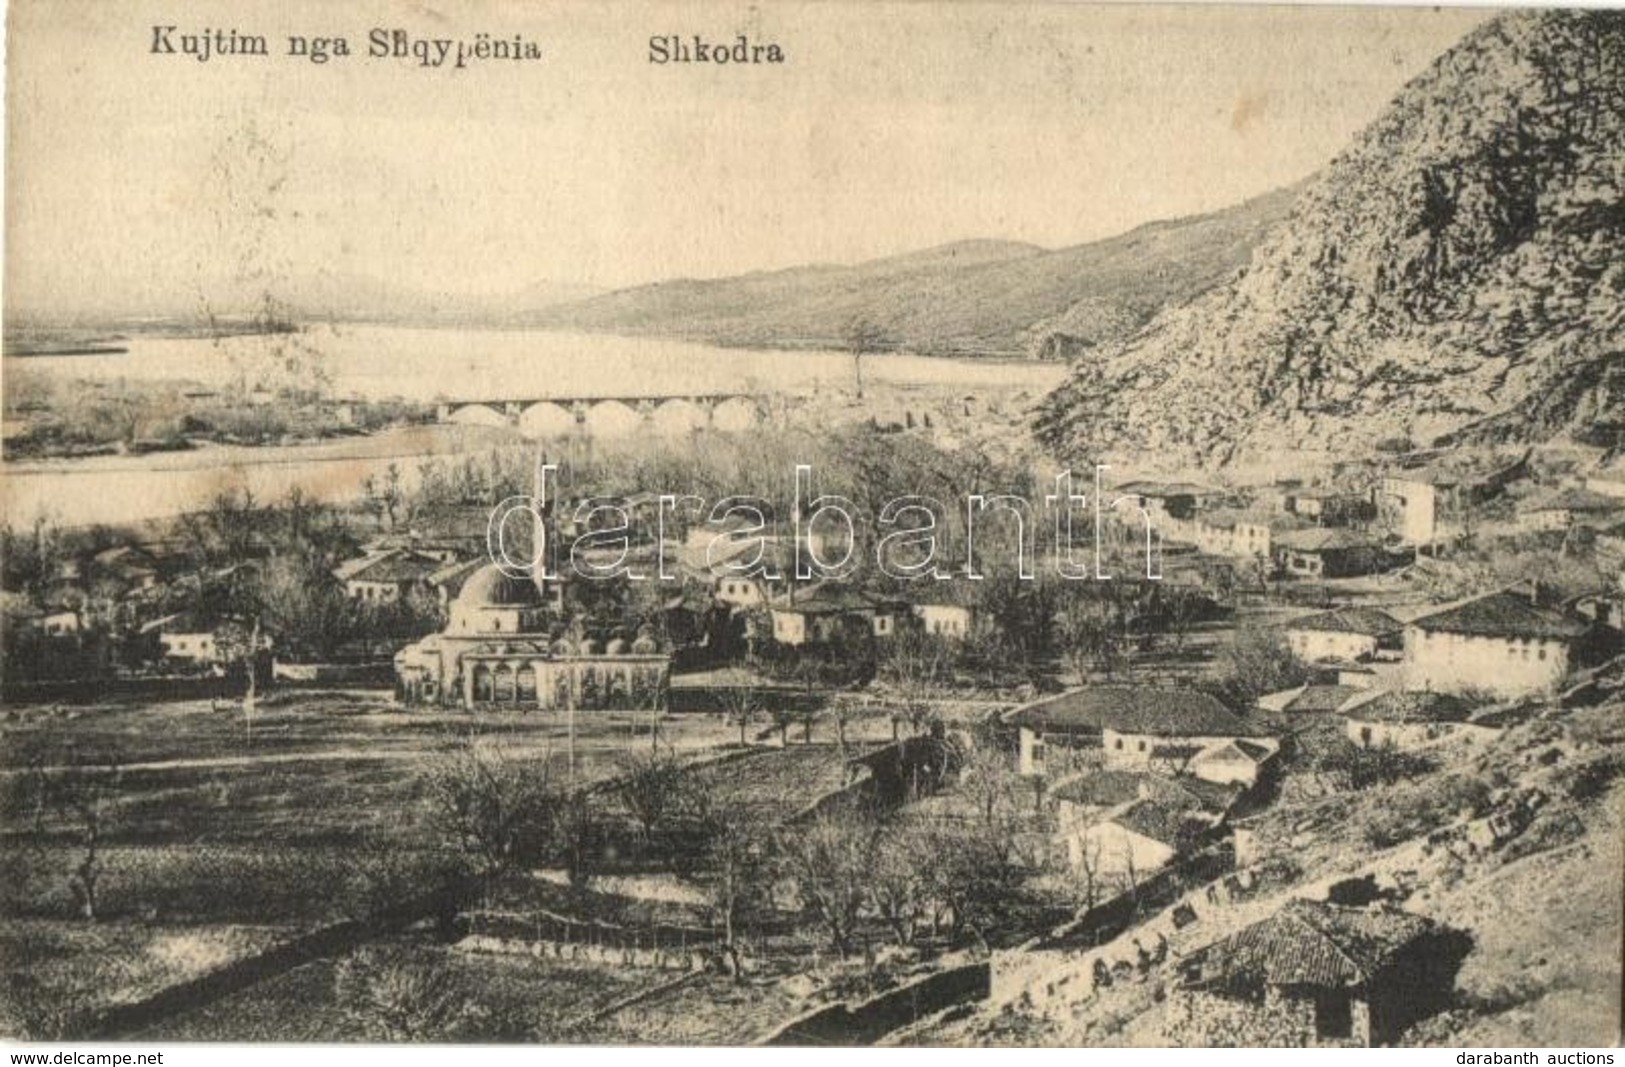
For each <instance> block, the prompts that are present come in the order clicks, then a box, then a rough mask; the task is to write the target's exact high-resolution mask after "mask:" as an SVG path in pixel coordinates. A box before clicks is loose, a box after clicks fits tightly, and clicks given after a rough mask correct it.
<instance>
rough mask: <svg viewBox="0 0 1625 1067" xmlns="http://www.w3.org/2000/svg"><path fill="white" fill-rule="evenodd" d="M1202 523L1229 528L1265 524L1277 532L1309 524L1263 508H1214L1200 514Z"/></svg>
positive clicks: (1221, 528) (1218, 527) (1288, 530)
mask: <svg viewBox="0 0 1625 1067" xmlns="http://www.w3.org/2000/svg"><path fill="white" fill-rule="evenodd" d="M1201 521H1202V525H1204V526H1208V527H1212V528H1214V529H1220V530H1229V529H1233V528H1235V527H1236V526H1241V525H1251V526H1267V527H1268V528H1269V529H1270V530H1272V531H1275V532H1277V533H1290V532H1293V531H1297V530H1303V529H1305V528H1307V527H1308V526H1309V524H1308V523H1307V522H1305V521H1304V520H1303V519H1300V518H1298V517H1297V516H1296V515H1288V514H1286V513H1285V512H1280V511H1270V510H1268V509H1265V508H1214V509H1213V510H1212V511H1208V512H1204V513H1203V514H1202V516H1201Z"/></svg>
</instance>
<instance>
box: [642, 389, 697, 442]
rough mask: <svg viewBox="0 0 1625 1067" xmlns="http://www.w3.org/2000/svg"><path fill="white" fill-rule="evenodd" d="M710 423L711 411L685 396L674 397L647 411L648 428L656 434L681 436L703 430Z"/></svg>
mask: <svg viewBox="0 0 1625 1067" xmlns="http://www.w3.org/2000/svg"><path fill="white" fill-rule="evenodd" d="M710 423H711V413H710V412H708V411H706V410H705V408H704V407H702V406H700V405H699V404H696V403H695V402H694V401H692V400H689V399H687V398H685V397H675V398H673V399H671V400H667V401H665V402H664V403H662V404H660V405H658V406H657V407H656V408H655V409H654V410H653V411H652V412H650V413H649V425H650V428H651V429H653V430H654V432H655V433H658V434H666V435H669V436H681V435H683V434H686V433H691V432H693V431H694V430H703V429H705V428H706V427H707V426H709V425H710Z"/></svg>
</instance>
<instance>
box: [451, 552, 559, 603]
mask: <svg viewBox="0 0 1625 1067" xmlns="http://www.w3.org/2000/svg"><path fill="white" fill-rule="evenodd" d="M457 604H458V605H459V606H460V607H464V608H497V607H503V608H512V607H523V608H533V607H541V606H542V593H541V590H539V589H537V588H536V583H535V582H533V581H531V580H530V579H529V578H515V577H513V576H511V575H507V574H504V573H502V568H500V567H498V566H497V565H496V564H495V563H487V564H486V565H485V566H483V567H481V568H480V569H479V570H477V571H475V572H474V573H473V574H471V575H470V576H469V578H468V581H466V582H464V583H463V588H462V591H461V592H459V593H458V594H457Z"/></svg>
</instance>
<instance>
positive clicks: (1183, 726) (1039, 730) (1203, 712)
mask: <svg viewBox="0 0 1625 1067" xmlns="http://www.w3.org/2000/svg"><path fill="white" fill-rule="evenodd" d="M1004 721H1005V723H1006V724H1007V725H1010V726H1014V727H1016V728H1017V729H1018V730H1019V736H1020V760H1019V766H1020V770H1021V773H1023V774H1049V773H1053V772H1054V770H1056V769H1058V768H1052V767H1051V764H1052V763H1053V762H1055V761H1054V759H1053V758H1052V756H1053V753H1052V750H1053V749H1061V750H1076V749H1080V748H1082V749H1095V748H1099V749H1100V750H1101V751H1102V753H1103V756H1104V759H1103V762H1104V764H1105V766H1106V767H1107V768H1108V769H1112V770H1152V771H1157V772H1159V773H1164V774H1176V773H1180V772H1183V771H1187V770H1190V771H1193V772H1194V769H1195V768H1196V767H1197V766H1198V764H1199V762H1200V761H1199V760H1198V757H1199V756H1201V755H1202V753H1204V752H1206V751H1207V750H1209V749H1214V748H1219V747H1222V746H1224V745H1226V744H1228V743H1230V742H1232V741H1235V740H1238V739H1247V740H1250V741H1254V742H1257V743H1258V744H1259V745H1261V746H1264V747H1266V748H1268V749H1270V750H1271V751H1272V752H1273V751H1274V750H1275V749H1276V748H1277V747H1279V746H1278V743H1277V742H1276V740H1275V739H1274V737H1273V736H1271V735H1270V732H1269V731H1268V730H1266V729H1263V728H1261V727H1259V726H1257V725H1255V724H1252V723H1249V722H1247V721H1246V720H1244V719H1242V718H1239V717H1238V716H1236V715H1234V714H1232V713H1231V712H1230V710H1229V709H1227V708H1226V707H1225V706H1224V705H1223V704H1221V703H1220V702H1219V701H1218V700H1216V699H1214V698H1213V697H1211V696H1209V695H1207V694H1206V693H1203V692H1200V691H1198V690H1195V689H1185V688H1178V687H1159V686H1143V685H1141V686H1134V685H1104V686H1087V687H1085V688H1082V689H1073V690H1070V691H1068V692H1065V693H1062V694H1060V695H1059V696H1053V697H1047V698H1045V699H1043V700H1038V701H1034V702H1033V703H1031V704H1025V705H1023V706H1021V707H1019V708H1015V709H1012V710H1011V711H1009V712H1007V713H1006V714H1005V717H1004ZM1060 763H1061V765H1062V766H1071V765H1075V763H1076V761H1075V760H1067V759H1065V758H1064V757H1063V759H1062V760H1061V761H1060Z"/></svg>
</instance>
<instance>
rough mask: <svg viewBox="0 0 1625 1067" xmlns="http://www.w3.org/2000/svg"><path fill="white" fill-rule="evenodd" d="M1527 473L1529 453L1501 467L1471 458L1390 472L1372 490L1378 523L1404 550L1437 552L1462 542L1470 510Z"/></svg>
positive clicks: (1497, 460) (1489, 459)
mask: <svg viewBox="0 0 1625 1067" xmlns="http://www.w3.org/2000/svg"><path fill="white" fill-rule="evenodd" d="M1528 473H1529V453H1528V452H1525V453H1524V454H1523V455H1522V456H1521V457H1519V458H1518V459H1515V460H1511V461H1506V460H1504V459H1502V458H1501V457H1497V456H1493V455H1492V456H1481V455H1477V454H1473V453H1464V454H1461V455H1454V454H1450V455H1445V456H1441V457H1437V458H1435V460H1434V461H1433V462H1431V463H1430V464H1428V465H1426V466H1423V467H1413V468H1408V469H1403V470H1396V471H1391V472H1389V473H1388V474H1385V475H1384V476H1383V477H1382V479H1381V480H1380V481H1379V482H1378V484H1377V486H1376V488H1375V489H1374V490H1373V494H1372V495H1373V498H1374V501H1373V502H1374V503H1375V505H1376V508H1377V515H1378V519H1379V521H1380V522H1382V523H1383V524H1384V525H1386V526H1388V527H1389V528H1391V529H1392V530H1393V531H1394V532H1395V533H1397V534H1398V535H1399V536H1400V538H1401V539H1402V540H1404V542H1405V543H1406V544H1408V545H1412V546H1414V547H1416V548H1417V549H1424V548H1430V547H1431V548H1436V547H1437V546H1439V545H1441V544H1447V543H1449V542H1451V541H1454V540H1456V539H1457V538H1459V537H1461V536H1462V534H1463V533H1465V531H1466V520H1467V515H1468V513H1469V512H1470V510H1471V509H1472V507H1473V506H1474V505H1476V504H1478V503H1480V502H1482V501H1484V500H1488V499H1489V498H1491V497H1493V496H1495V495H1497V494H1498V493H1500V492H1501V491H1502V490H1504V489H1505V488H1506V487H1507V486H1508V485H1509V484H1511V483H1512V482H1515V481H1517V480H1518V479H1520V478H1523V477H1526V476H1527V475H1528Z"/></svg>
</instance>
